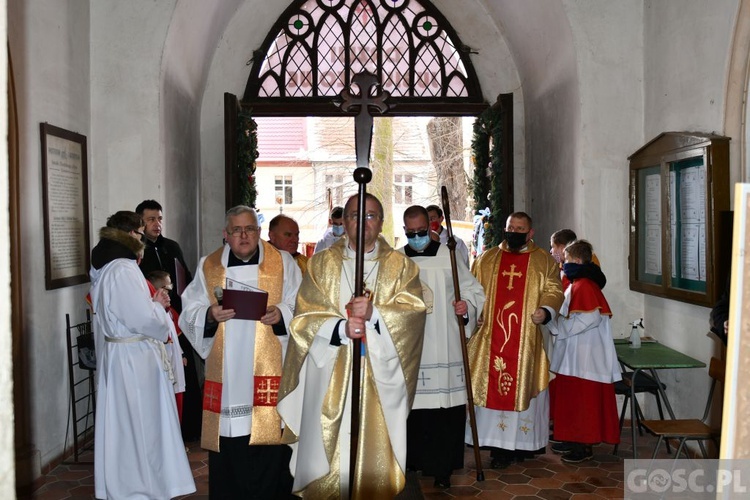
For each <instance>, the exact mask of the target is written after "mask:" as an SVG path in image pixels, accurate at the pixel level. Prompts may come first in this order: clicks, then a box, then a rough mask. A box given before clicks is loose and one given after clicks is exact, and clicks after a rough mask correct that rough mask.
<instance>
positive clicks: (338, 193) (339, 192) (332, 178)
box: [326, 174, 350, 207]
mask: <svg viewBox="0 0 750 500" xmlns="http://www.w3.org/2000/svg"><path fill="white" fill-rule="evenodd" d="M349 177H350V176H347V179H346V180H347V181H349V180H350V179H349ZM326 189H328V190H330V193H331V205H333V206H334V207H335V206H343V205H344V176H343V175H341V174H336V175H328V174H326Z"/></svg>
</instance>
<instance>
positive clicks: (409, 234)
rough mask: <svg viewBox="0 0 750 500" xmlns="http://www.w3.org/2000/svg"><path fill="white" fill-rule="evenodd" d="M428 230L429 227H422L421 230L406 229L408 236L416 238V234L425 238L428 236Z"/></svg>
mask: <svg viewBox="0 0 750 500" xmlns="http://www.w3.org/2000/svg"><path fill="white" fill-rule="evenodd" d="M428 232H429V229H422V230H421V231H406V237H407V238H414V237H416V236H419V237H420V238H424V237H425V236H427V233H428Z"/></svg>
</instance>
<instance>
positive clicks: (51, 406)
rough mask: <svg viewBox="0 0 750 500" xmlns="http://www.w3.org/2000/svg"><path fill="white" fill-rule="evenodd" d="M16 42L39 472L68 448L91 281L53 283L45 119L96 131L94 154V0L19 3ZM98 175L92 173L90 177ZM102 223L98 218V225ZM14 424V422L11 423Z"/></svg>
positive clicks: (12, 25)
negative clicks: (69, 352) (69, 337)
mask: <svg viewBox="0 0 750 500" xmlns="http://www.w3.org/2000/svg"><path fill="white" fill-rule="evenodd" d="M8 21H9V22H8V26H9V32H8V36H9V44H10V51H11V54H12V57H13V63H14V72H15V83H16V96H17V104H18V126H19V131H18V137H19V162H20V180H19V182H20V189H21V196H20V203H21V207H20V214H21V218H22V223H21V235H22V242H21V258H22V264H23V267H22V274H23V276H22V280H23V303H24V305H25V310H24V311H23V328H24V331H23V332H22V335H21V337H22V338H23V339H24V341H25V342H26V349H27V351H28V352H29V353H30V355H31V359H30V360H28V362H27V367H28V374H27V377H26V379H27V380H26V383H27V384H28V387H29V395H30V397H31V401H30V402H29V409H30V412H31V414H32V422H31V425H30V428H31V432H32V434H33V435H32V443H31V444H32V446H33V447H34V448H35V450H33V451H32V453H34V456H33V457H32V459H31V462H32V463H31V464H26V465H30V466H31V467H32V468H33V470H32V471H31V473H32V474H38V473H39V468H40V466H41V465H42V464H45V463H47V462H48V461H50V460H51V459H53V458H56V457H57V456H58V455H59V454H61V453H62V447H63V442H64V438H65V432H66V423H67V417H66V415H67V411H68V408H69V403H68V383H67V358H66V355H65V352H66V349H65V314H66V313H70V314H71V316H72V318H73V320H74V321H76V322H78V321H81V320H83V319H84V317H85V316H84V311H85V302H84V296H85V295H86V292H87V290H88V286H87V285H79V286H72V287H67V288H61V289H58V290H50V291H46V290H45V285H44V239H43V235H44V233H43V226H42V178H41V175H42V171H41V154H40V151H41V143H40V135H39V123H40V122H49V123H50V124H52V125H56V126H58V127H62V128H64V129H67V130H72V131H74V132H78V133H80V134H83V135H85V136H87V137H88V141H89V142H88V144H89V173H90V174H91V173H93V171H94V169H95V167H94V165H93V162H92V161H91V159H92V158H91V146H92V143H93V138H92V137H91V131H92V128H91V103H90V85H89V78H90V62H89V58H90V51H89V8H88V3H87V2H78V1H75V0H64V1H60V2H44V1H34V0H32V1H28V2H12V3H11V4H10V5H9V8H8ZM90 179H91V177H90ZM93 227H95V223H92V228H93ZM7 425H8V426H9V427H10V428H12V424H7Z"/></svg>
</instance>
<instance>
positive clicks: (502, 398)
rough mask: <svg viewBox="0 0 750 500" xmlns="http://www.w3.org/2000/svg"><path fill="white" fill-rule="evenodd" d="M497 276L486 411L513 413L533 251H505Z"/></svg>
mask: <svg viewBox="0 0 750 500" xmlns="http://www.w3.org/2000/svg"><path fill="white" fill-rule="evenodd" d="M501 255H502V257H501V261H500V266H499V268H498V273H497V287H496V296H495V309H494V311H493V314H492V342H491V344H490V356H489V363H490V365H489V369H488V371H487V373H488V374H489V381H488V383H487V408H491V409H493V410H510V411H513V410H514V409H515V406H516V391H517V389H518V365H519V358H520V357H521V356H522V355H523V353H522V352H521V335H522V332H523V326H524V321H527V320H528V319H527V318H524V306H525V297H526V279H527V272H528V267H529V258H530V256H531V253H530V252H524V253H512V252H502V254H501Z"/></svg>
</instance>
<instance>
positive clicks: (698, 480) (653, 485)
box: [624, 459, 750, 499]
mask: <svg viewBox="0 0 750 500" xmlns="http://www.w3.org/2000/svg"><path fill="white" fill-rule="evenodd" d="M624 472H625V476H624V494H625V495H624V496H625V498H626V499H628V498H630V499H646V498H700V499H723V498H743V499H747V498H750V460H688V459H680V460H645V459H644V460H625V471H624Z"/></svg>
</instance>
